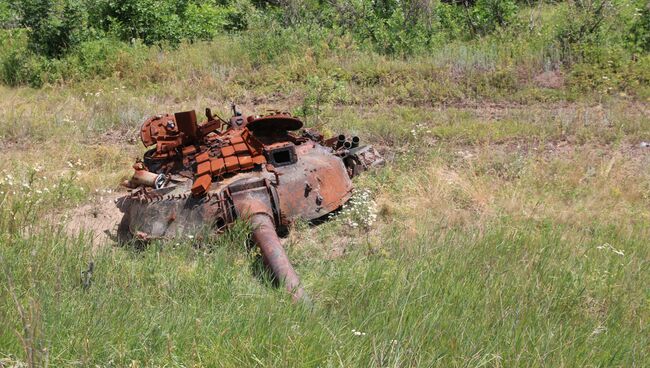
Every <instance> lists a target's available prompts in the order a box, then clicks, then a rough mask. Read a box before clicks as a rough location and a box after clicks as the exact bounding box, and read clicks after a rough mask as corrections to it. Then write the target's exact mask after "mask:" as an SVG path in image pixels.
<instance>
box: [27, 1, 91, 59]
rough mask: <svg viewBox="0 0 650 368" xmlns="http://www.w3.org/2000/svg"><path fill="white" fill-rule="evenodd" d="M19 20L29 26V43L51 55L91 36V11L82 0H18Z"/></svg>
mask: <svg viewBox="0 0 650 368" xmlns="http://www.w3.org/2000/svg"><path fill="white" fill-rule="evenodd" d="M15 4H16V9H17V11H18V15H19V19H20V24H21V25H22V26H23V27H26V28H27V29H28V30H29V33H28V34H29V45H30V48H31V49H32V50H34V51H35V52H37V53H39V54H42V55H45V56H47V57H50V58H55V57H60V56H61V55H63V54H64V53H65V52H66V51H67V50H68V49H70V48H71V47H74V46H75V45H77V44H79V43H80V42H82V41H84V40H86V39H88V38H89V36H90V33H91V32H92V30H91V29H89V25H88V12H87V10H86V8H85V2H83V1H81V0H19V1H16V3H15Z"/></svg>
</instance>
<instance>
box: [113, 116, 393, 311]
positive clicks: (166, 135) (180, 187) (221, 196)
mask: <svg viewBox="0 0 650 368" xmlns="http://www.w3.org/2000/svg"><path fill="white" fill-rule="evenodd" d="M206 118H207V120H206V121H204V122H203V123H201V124H199V123H198V122H197V118H196V113H195V112H194V111H187V112H180V113H175V114H165V115H157V116H155V117H152V118H150V119H147V120H146V121H145V122H144V124H143V125H142V128H141V130H140V138H141V140H142V142H143V144H144V145H145V146H146V147H150V150H149V151H147V152H146V153H145V155H144V157H143V160H142V161H138V162H136V164H135V165H134V174H133V176H132V177H131V178H130V180H127V181H125V183H124V185H125V186H127V187H128V188H130V189H131V192H130V193H129V195H127V196H125V197H122V198H120V199H119V200H118V207H119V208H120V210H121V211H122V212H123V213H124V218H123V220H122V222H121V224H120V227H121V232H122V233H125V234H128V235H130V236H131V237H132V238H135V239H139V240H143V241H147V240H151V239H161V238H173V237H177V236H183V235H189V234H192V233H195V232H198V231H200V230H205V229H206V228H207V229H208V230H209V231H216V232H219V231H222V230H223V229H225V228H227V227H228V225H230V224H232V223H233V222H234V221H235V220H236V219H237V218H240V219H244V220H247V221H250V222H251V224H252V225H253V240H254V241H255V243H256V244H257V245H258V246H259V248H260V250H261V252H262V255H263V257H264V260H265V262H266V264H267V265H268V266H269V268H270V270H271V271H272V272H273V274H274V276H275V277H276V278H277V279H278V280H280V281H282V282H284V284H285V285H286V286H287V288H288V289H289V290H290V291H291V293H292V295H293V297H294V299H296V300H297V299H302V298H303V296H304V291H303V290H302V287H300V280H299V278H298V276H297V274H296V272H295V270H294V269H293V267H292V266H291V264H290V262H289V260H288V258H287V256H286V253H285V252H284V250H283V249H282V246H281V245H280V242H279V239H278V238H277V234H276V227H278V226H288V225H290V224H291V223H292V222H294V221H296V220H307V221H310V220H314V219H317V218H321V217H323V216H325V215H327V214H328V213H330V212H332V211H335V210H336V209H338V208H339V207H341V206H342V205H343V204H345V202H346V201H347V200H348V199H349V198H350V196H351V195H352V190H353V188H352V180H351V178H352V177H354V176H356V175H358V174H359V173H360V172H363V171H365V170H368V169H370V168H372V167H375V166H377V165H380V164H381V163H383V159H382V157H381V155H379V153H378V152H377V151H376V150H375V149H373V148H372V147H370V146H363V145H361V140H360V139H359V138H358V137H346V136H344V135H339V136H335V137H333V138H329V139H324V137H323V135H322V134H321V133H319V132H317V131H314V130H310V129H305V130H303V131H302V132H300V133H299V132H296V131H297V130H299V129H301V128H302V127H303V123H302V121H300V120H299V119H297V118H295V117H293V116H291V115H290V114H288V113H283V112H277V111H274V112H271V113H270V114H267V115H264V116H259V115H256V116H248V117H244V116H242V115H241V114H240V113H239V112H237V110H236V108H235V107H234V106H233V116H232V117H231V118H230V119H229V120H228V121H226V120H223V119H221V118H219V117H215V116H214V115H212V113H211V112H210V110H209V109H206Z"/></svg>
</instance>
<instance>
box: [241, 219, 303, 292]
mask: <svg viewBox="0 0 650 368" xmlns="http://www.w3.org/2000/svg"><path fill="white" fill-rule="evenodd" d="M250 221H251V225H252V226H253V241H254V242H255V244H257V246H258V247H259V248H260V252H261V253H262V258H263V259H264V263H265V264H266V265H267V266H268V267H269V268H270V269H271V272H273V276H275V278H276V279H277V280H278V281H279V282H281V283H284V286H285V287H286V288H287V291H289V293H291V296H292V299H293V301H294V302H297V301H308V298H307V295H306V294H305V290H304V289H303V288H302V286H301V285H300V278H298V274H297V273H296V271H295V270H294V269H293V266H292V265H291V262H289V257H288V256H287V253H286V252H285V251H284V248H283V247H282V244H280V239H279V238H278V235H277V234H276V232H275V226H274V225H273V220H272V219H271V218H270V217H269V216H268V215H266V214H263V213H258V214H256V215H253V216H252V217H251V219H250Z"/></svg>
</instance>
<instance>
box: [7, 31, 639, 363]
mask: <svg viewBox="0 0 650 368" xmlns="http://www.w3.org/2000/svg"><path fill="white" fill-rule="evenodd" d="M341 42H342V44H341V45H340V48H338V49H336V50H325V51H323V50H322V49H321V50H320V51H318V52H315V51H314V50H312V49H307V50H304V52H300V53H292V54H291V55H289V56H287V58H286V59H283V60H282V62H279V61H277V60H275V61H273V62H268V63H262V64H261V65H256V64H254V63H249V62H246V61H243V62H239V61H240V60H242V57H244V56H245V54H244V53H241V52H240V53H237V51H236V50H237V48H236V47H234V46H233V44H234V43H236V40H233V39H231V38H228V39H223V40H221V41H219V42H213V43H209V44H195V45H183V46H181V47H180V48H179V49H178V50H175V51H168V52H161V51H158V50H154V49H152V50H151V51H150V52H149V55H148V56H147V59H146V60H145V62H143V64H142V65H141V68H138V69H136V70H132V69H128V70H125V71H124V73H123V74H120V73H119V72H117V73H116V75H114V76H113V77H110V78H107V79H92V78H91V79H89V80H85V81H73V82H70V83H66V84H62V85H59V84H56V85H50V86H45V87H43V88H41V89H30V88H26V87H17V88H9V87H2V86H0V117H1V119H0V136H1V137H2V140H1V141H0V148H1V149H0V203H1V205H0V285H2V288H0V367H4V366H7V367H12V366H23V364H28V365H32V364H33V365H42V366H47V365H49V366H119V367H121V366H131V367H144V366H174V367H175V366H227V367H231V366H265V367H278V366H280V367H283V366H287V367H289V366H308V367H326V366H327V367H329V366H337V367H358V366H377V367H379V366H381V367H384V366H390V367H405V366H413V367H415V366H418V367H419V366H423V367H428V366H472V367H478V366H494V367H500V366H504V367H512V366H526V367H529V366H551V367H559V366H567V367H573V366H626V367H647V366H649V365H650V350H649V349H648V347H649V346H650V329H649V323H650V287H649V285H650V269H649V268H650V247H649V246H648V239H649V236H650V230H649V229H650V197H649V194H650V172H649V171H648V167H649V164H650V148H646V147H643V146H642V145H641V143H642V142H645V141H650V118H649V116H650V105H649V101H648V87H647V86H631V87H629V88H628V89H624V90H620V91H616V92H615V93H612V92H611V91H610V90H608V89H607V88H608V85H607V80H608V79H603V78H602V76H599V78H600V79H599V80H598V83H601V84H603V85H602V88H595V89H594V90H593V91H592V92H589V93H585V92H584V91H582V90H581V89H580V88H577V87H575V86H576V85H577V84H575V83H574V82H575V80H576V78H584V76H582V77H581V75H580V74H575V73H573V74H571V73H564V72H560V71H557V70H552V69H548V70H547V68H545V60H547V59H546V58H547V57H548V53H546V54H545V53H542V52H539V53H538V54H530V53H528V51H530V49H525V48H524V49H521V48H518V47H519V46H517V45H512V46H510V47H508V46H503V47H501V46H499V45H497V44H491V43H490V42H487V41H486V42H482V43H476V44H465V45H450V46H449V47H448V48H447V49H443V50H439V51H437V52H436V53H434V54H432V55H430V56H426V57H424V56H422V57H417V58H412V59H408V60H403V59H392V58H388V57H383V56H378V55H374V54H369V53H364V52H361V51H358V50H350V51H346V50H345V42H344V41H341ZM228 50H235V51H233V52H231V53H229V52H226V51H228ZM517 50H518V51H517ZM523 55H528V56H526V57H524V56H523ZM644 72H647V71H644ZM605 77H607V75H605ZM603 81H605V82H603ZM230 101H235V102H238V103H240V105H241V109H242V110H243V111H244V112H246V113H253V112H258V111H263V110H264V109H266V108H279V109H286V110H289V111H293V112H295V113H304V112H307V113H308V116H307V117H306V121H307V123H308V125H310V126H317V127H319V128H321V129H322V130H324V131H325V132H327V133H328V134H335V133H338V132H345V133H346V134H358V135H359V136H360V137H361V138H362V140H363V141H364V142H367V143H371V144H374V145H376V146H377V147H378V148H379V149H380V150H381V151H382V152H383V153H384V154H385V155H386V157H387V158H388V160H389V163H388V164H387V166H386V167H384V168H382V169H379V170H377V171H374V172H372V173H369V174H367V175H364V176H362V177H359V178H358V180H357V179H355V185H356V187H357V188H358V192H359V194H358V195H357V197H356V199H355V202H354V203H353V204H351V205H350V206H349V207H348V209H347V210H346V211H345V213H344V214H342V215H341V216H338V217H336V218H334V219H333V221H330V222H327V223H325V224H322V225H319V226H309V225H308V224H302V223H299V224H296V225H295V228H294V229H293V231H292V232H291V233H290V234H289V235H288V237H287V238H286V240H285V247H286V248H287V249H288V252H289V254H290V258H291V259H292V261H293V262H294V265H295V266H296V268H297V271H298V273H299V274H300V275H301V277H302V280H303V282H304V284H305V289H306V290H307V292H308V293H309V294H310V296H311V298H312V299H313V301H314V306H313V308H312V309H309V308H305V307H303V306H301V305H293V304H291V302H290V300H289V298H288V297H287V295H286V293H285V292H284V291H283V290H281V289H276V288H273V287H271V286H270V285H269V283H268V282H267V280H265V279H264V277H261V276H259V272H257V270H258V266H259V259H258V258H257V257H256V255H255V254H254V253H250V252H248V251H247V248H246V233H247V227H246V224H238V225H237V226H236V227H235V228H234V229H233V230H232V231H231V232H229V233H227V234H226V235H225V236H223V237H220V238H217V239H213V241H211V242H210V243H209V244H203V245H201V246H196V245H195V244H192V242H191V240H189V239H179V240H176V241H171V242H166V243H159V244H152V245H151V246H149V247H148V248H146V249H145V250H135V249H131V248H128V247H126V248H125V247H119V246H116V245H115V244H113V243H111V242H110V241H104V242H98V241H96V240H93V236H92V234H90V233H88V232H86V231H81V232H80V233H78V234H77V233H72V234H71V233H70V232H69V231H66V227H65V224H66V222H67V221H69V220H67V218H68V217H67V216H68V215H69V212H70V210H72V209H74V208H76V207H78V206H80V205H84V204H88V203H100V202H107V201H110V200H112V198H114V196H115V194H114V193H115V192H116V191H117V192H119V191H122V189H120V188H119V186H118V183H119V182H120V181H121V179H123V178H124V177H126V176H127V175H128V174H129V172H130V165H131V163H132V162H133V160H134V159H135V158H136V157H138V156H139V155H141V154H142V152H143V151H144V148H143V147H141V146H140V145H139V144H138V142H137V139H136V138H137V136H136V134H137V131H138V128H139V124H140V123H141V122H142V121H143V119H144V118H146V117H147V116H149V115H152V114H156V113H160V112H172V111H180V110H185V109H197V110H199V111H200V110H202V109H203V108H204V107H206V106H210V107H212V108H213V109H214V110H217V111H221V112H222V113H223V115H226V111H227V106H228V104H229V102H230ZM363 193H367V194H365V195H364V194H363ZM375 215H376V221H373V219H374V216H375ZM90 261H93V262H94V264H95V272H94V275H93V283H92V285H91V286H90V287H89V288H88V289H87V290H86V289H84V288H83V287H82V285H81V282H80V273H81V271H83V270H84V269H86V268H87V266H88V263H89V262H90Z"/></svg>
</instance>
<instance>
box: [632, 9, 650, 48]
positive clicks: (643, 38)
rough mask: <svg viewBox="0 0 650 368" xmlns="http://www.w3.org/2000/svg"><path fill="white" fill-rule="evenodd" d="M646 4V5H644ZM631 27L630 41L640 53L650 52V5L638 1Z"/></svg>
mask: <svg viewBox="0 0 650 368" xmlns="http://www.w3.org/2000/svg"><path fill="white" fill-rule="evenodd" d="M644 3H645V4H644ZM635 5H636V7H635V9H634V10H635V11H634V19H633V21H632V25H631V26H630V32H629V40H630V43H631V44H632V47H634V48H635V49H636V50H637V51H639V52H649V51H650V3H648V2H644V1H638V2H637V3H636V4H635Z"/></svg>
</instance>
